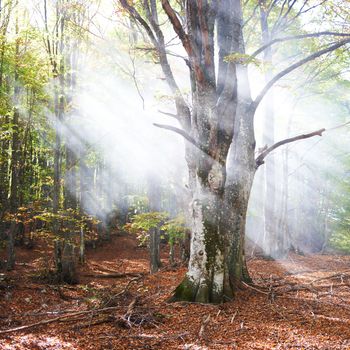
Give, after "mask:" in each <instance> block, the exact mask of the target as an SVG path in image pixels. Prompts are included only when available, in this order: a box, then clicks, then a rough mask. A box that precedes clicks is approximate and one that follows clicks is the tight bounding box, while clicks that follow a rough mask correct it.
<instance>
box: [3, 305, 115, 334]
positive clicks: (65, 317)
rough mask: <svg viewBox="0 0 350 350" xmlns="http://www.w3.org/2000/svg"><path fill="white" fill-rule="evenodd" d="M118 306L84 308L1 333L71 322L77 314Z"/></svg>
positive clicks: (98, 311)
mask: <svg viewBox="0 0 350 350" xmlns="http://www.w3.org/2000/svg"><path fill="white" fill-rule="evenodd" d="M118 308H119V307H105V308H102V309H95V310H84V311H78V312H73V313H70V314H66V315H62V316H59V317H55V318H50V319H48V320H42V321H39V322H35V323H31V324H28V325H24V326H20V327H15V328H10V329H5V330H2V331H0V334H6V333H13V332H18V331H23V330H27V329H30V328H34V327H37V326H42V325H45V324H50V323H54V322H61V321H63V322H69V321H71V318H72V317H75V316H81V315H87V314H91V313H101V312H106V311H110V310H116V309H118Z"/></svg>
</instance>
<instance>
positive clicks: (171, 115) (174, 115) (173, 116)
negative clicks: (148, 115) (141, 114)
mask: <svg viewBox="0 0 350 350" xmlns="http://www.w3.org/2000/svg"><path fill="white" fill-rule="evenodd" d="M158 112H159V113H161V114H164V115H167V116H168V117H172V118H175V119H177V120H179V119H180V118H179V116H178V115H177V114H174V113H169V112H164V111H161V110H159V109H158Z"/></svg>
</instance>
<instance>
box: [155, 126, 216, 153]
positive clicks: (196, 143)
mask: <svg viewBox="0 0 350 350" xmlns="http://www.w3.org/2000/svg"><path fill="white" fill-rule="evenodd" d="M153 125H154V126H156V127H157V128H161V129H166V130H170V131H173V132H175V133H177V134H179V135H181V136H182V137H183V138H184V139H185V140H187V141H188V142H190V143H191V144H192V145H194V146H195V147H197V148H198V149H199V150H201V151H202V152H204V153H205V154H207V155H208V156H209V157H211V158H213V156H212V154H211V153H210V151H209V150H208V148H207V147H206V146H204V145H201V144H199V143H198V142H197V141H196V140H195V139H194V138H193V137H192V136H191V135H189V134H188V133H187V132H186V131H184V130H182V129H180V128H177V127H175V126H171V125H165V124H157V123H153Z"/></svg>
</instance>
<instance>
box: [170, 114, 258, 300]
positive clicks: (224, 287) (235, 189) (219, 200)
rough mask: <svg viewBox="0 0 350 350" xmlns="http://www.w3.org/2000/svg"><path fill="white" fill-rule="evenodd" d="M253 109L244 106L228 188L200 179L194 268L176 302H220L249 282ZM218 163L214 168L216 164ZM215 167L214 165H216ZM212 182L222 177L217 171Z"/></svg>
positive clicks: (193, 239)
mask: <svg viewBox="0 0 350 350" xmlns="http://www.w3.org/2000/svg"><path fill="white" fill-rule="evenodd" d="M252 113H253V111H250V110H249V109H247V108H243V109H242V112H241V115H240V116H239V118H238V122H237V129H238V132H237V133H236V135H235V138H234V142H233V144H232V145H234V147H233V146H232V147H231V151H230V156H229V157H230V159H229V166H228V172H227V181H226V184H225V188H224V191H223V192H222V191H213V187H212V186H205V185H203V181H202V180H201V179H200V178H197V182H196V188H195V191H194V193H193V200H192V237H191V256H190V261H189V267H188V272H187V274H186V276H185V278H184V280H183V281H182V283H181V284H180V285H179V286H178V287H177V288H176V290H175V293H174V295H173V296H172V297H171V298H170V301H177V300H187V301H194V302H202V303H220V302H224V301H227V300H231V299H232V298H233V297H234V293H235V291H236V290H237V289H238V288H239V286H240V285H241V283H242V281H245V282H249V281H250V277H249V274H248V270H247V266H246V261H245V255H244V239H245V223H246V214H247V208H248V201H249V197H250V191H251V187H252V183H253V178H254V174H255V170H256V168H255V159H254V149H255V139H254V129H253V128H252V126H253V117H252ZM213 168H214V167H213ZM213 168H212V169H213ZM211 175H212V179H211V182H210V184H211V185H212V184H213V183H216V182H217V181H218V180H217V179H215V176H217V177H219V178H220V177H221V176H222V174H220V172H217V173H216V174H213V172H212V173H211Z"/></svg>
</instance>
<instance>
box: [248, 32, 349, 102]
mask: <svg viewBox="0 0 350 350" xmlns="http://www.w3.org/2000/svg"><path fill="white" fill-rule="evenodd" d="M349 42H350V38H349V39H344V40H341V41H339V42H337V43H335V44H333V45H331V46H328V47H327V48H325V49H323V50H320V51H317V52H314V53H313V54H311V55H309V56H307V57H305V58H303V59H302V60H300V61H298V62H296V63H294V64H292V65H291V66H289V67H288V68H286V69H284V70H283V71H281V72H280V73H278V74H277V75H275V76H274V77H273V78H272V79H271V80H270V81H269V82H268V83H267V84H266V85H265V86H264V88H263V89H262V90H261V92H260V93H259V95H258V96H257V97H256V98H255V100H254V101H253V102H252V106H251V108H254V109H256V108H257V107H258V105H259V104H260V102H261V101H262V99H263V98H264V96H265V95H266V94H267V92H268V91H269V90H270V89H271V88H272V87H273V86H274V85H275V84H276V83H277V82H278V81H279V80H280V79H281V78H283V77H284V76H285V75H287V74H289V73H291V72H292V71H294V70H295V69H297V68H299V67H301V66H302V65H304V64H305V63H308V62H310V61H313V60H314V59H316V58H318V57H320V56H323V55H324V54H326V53H328V52H331V51H334V50H336V49H338V48H340V47H342V46H344V45H346V44H348V43H349Z"/></svg>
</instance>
